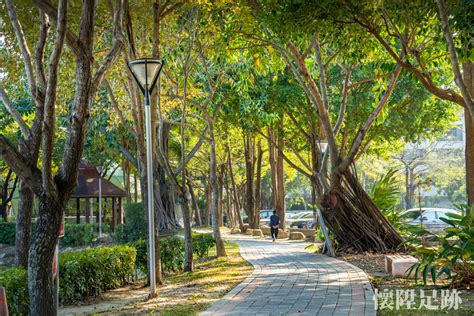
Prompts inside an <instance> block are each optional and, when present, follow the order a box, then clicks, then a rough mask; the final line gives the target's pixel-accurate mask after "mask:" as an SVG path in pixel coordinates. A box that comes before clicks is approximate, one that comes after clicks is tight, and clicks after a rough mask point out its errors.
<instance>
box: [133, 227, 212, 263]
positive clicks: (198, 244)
mask: <svg viewBox="0 0 474 316" xmlns="http://www.w3.org/2000/svg"><path fill="white" fill-rule="evenodd" d="M159 242H160V255H161V267H162V269H163V271H165V272H171V271H178V270H181V269H183V264H184V240H183V239H182V238H180V237H175V236H172V237H164V238H160V240H159ZM192 243H193V252H194V254H195V255H196V257H197V258H204V257H207V256H208V255H209V250H210V249H211V248H212V247H213V246H214V245H215V241H214V238H213V237H212V234H196V233H195V234H193V240H192ZM129 245H130V246H132V247H135V249H136V250H137V260H136V263H135V265H136V267H137V269H140V270H141V271H142V272H146V271H148V260H147V244H146V242H145V240H143V239H140V240H136V241H133V242H131V243H130V244H129Z"/></svg>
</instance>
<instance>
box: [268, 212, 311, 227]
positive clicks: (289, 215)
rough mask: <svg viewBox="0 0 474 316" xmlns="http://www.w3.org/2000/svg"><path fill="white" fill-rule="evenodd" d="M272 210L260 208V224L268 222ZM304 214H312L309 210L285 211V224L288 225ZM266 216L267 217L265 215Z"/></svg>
mask: <svg viewBox="0 0 474 316" xmlns="http://www.w3.org/2000/svg"><path fill="white" fill-rule="evenodd" d="M272 214H273V210H262V211H260V225H267V226H268V223H270V216H272ZM306 214H312V212H309V211H299V210H296V211H294V210H291V211H286V212H285V223H286V226H289V225H290V224H291V223H293V222H294V221H297V220H299V219H300V218H301V217H302V216H304V215H306ZM267 216H268V217H267Z"/></svg>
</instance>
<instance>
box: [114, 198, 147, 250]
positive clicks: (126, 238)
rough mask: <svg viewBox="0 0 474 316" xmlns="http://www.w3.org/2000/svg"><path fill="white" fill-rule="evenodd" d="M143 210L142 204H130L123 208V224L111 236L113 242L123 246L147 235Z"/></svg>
mask: <svg viewBox="0 0 474 316" xmlns="http://www.w3.org/2000/svg"><path fill="white" fill-rule="evenodd" d="M146 232H147V223H146V219H145V208H144V207H143V203H131V204H127V205H126V206H125V224H123V225H117V226H116V227H115V231H114V234H113V237H114V240H115V242H117V243H119V244H125V243H128V242H133V241H136V240H140V239H145V238H146V236H147V234H146Z"/></svg>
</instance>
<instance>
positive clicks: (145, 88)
mask: <svg viewBox="0 0 474 316" xmlns="http://www.w3.org/2000/svg"><path fill="white" fill-rule="evenodd" d="M127 66H128V69H130V72H131V73H132V76H133V78H134V79H135V81H136V83H137V85H138V87H139V88H140V90H141V91H142V93H143V95H145V96H148V95H150V94H151V93H152V92H153V88H154V87H155V85H156V81H157V80H158V77H159V76H160V73H161V69H162V68H163V61H162V60H161V59H157V58H140V59H135V60H131V61H129V62H128V64H127Z"/></svg>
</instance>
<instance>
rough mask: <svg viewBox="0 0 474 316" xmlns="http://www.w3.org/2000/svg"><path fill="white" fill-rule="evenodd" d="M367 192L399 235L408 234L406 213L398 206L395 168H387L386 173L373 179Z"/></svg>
mask: <svg viewBox="0 0 474 316" xmlns="http://www.w3.org/2000/svg"><path fill="white" fill-rule="evenodd" d="M367 193H368V194H369V195H370V198H371V199H372V201H373V202H374V203H375V205H377V206H378V207H379V208H380V211H381V212H382V213H383V215H384V216H385V218H386V219H387V220H388V221H389V222H390V223H391V224H392V225H393V227H395V229H396V230H397V231H398V232H399V233H400V234H401V235H403V236H405V235H408V233H409V231H408V230H409V225H408V222H409V220H408V214H407V213H405V214H404V213H403V212H402V210H401V209H400V208H399V205H400V202H401V198H400V196H401V195H400V189H399V185H398V180H397V170H395V169H389V170H388V171H387V173H386V174H384V175H382V176H381V177H380V178H379V179H377V181H375V183H374V184H373V186H372V187H371V188H370V189H369V190H368V191H367Z"/></svg>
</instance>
